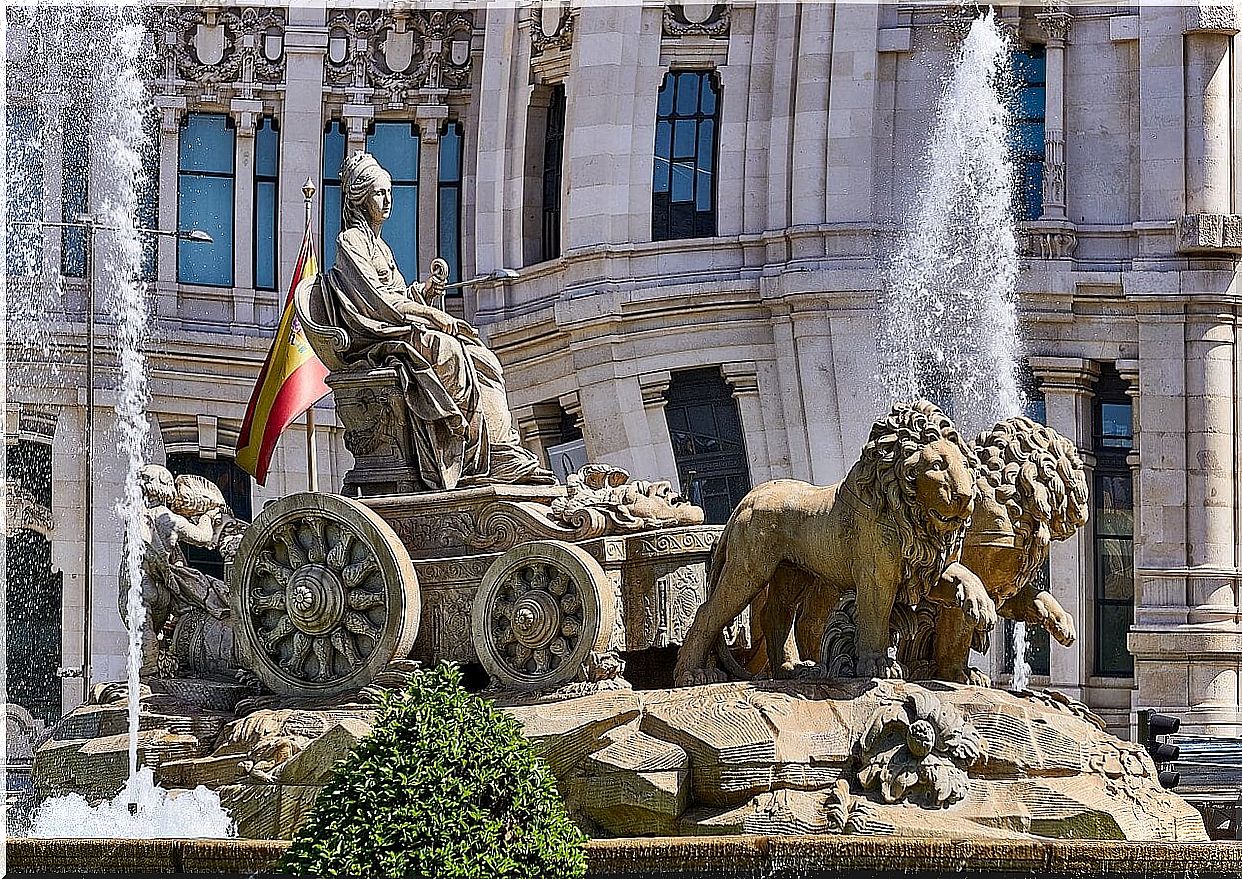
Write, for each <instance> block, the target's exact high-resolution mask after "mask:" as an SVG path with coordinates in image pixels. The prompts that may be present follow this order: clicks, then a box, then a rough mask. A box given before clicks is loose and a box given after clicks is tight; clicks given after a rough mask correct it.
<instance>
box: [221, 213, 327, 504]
mask: <svg viewBox="0 0 1242 879" xmlns="http://www.w3.org/2000/svg"><path fill="white" fill-rule="evenodd" d="M316 271H317V267H316V265H315V243H314V241H313V240H312V238H311V229H310V224H309V223H308V224H307V226H306V235H304V236H303V238H302V250H301V251H300V252H299V253H298V264H297V267H296V268H295V269H294V270H293V284H292V285H291V286H290V287H289V295H288V296H287V297H286V298H285V310H284V313H283V314H282V315H281V316H280V324H279V325H278V326H277V327H276V338H275V339H273V340H272V350H270V351H268V352H267V359H266V360H265V361H263V369H262V371H261V372H260V373H259V381H258V383H257V384H256V385H255V387H254V393H252V394H251V395H250V405H249V406H247V407H246V420H245V421H243V422H242V426H241V435H240V436H239V437H238V439H237V458H236V460H237V464H238V466H239V467H241V468H242V469H243V470H245V471H246V472H247V473H250V474H251V475H253V476H254V478H255V480H256V481H258V483H259V485H265V484H266V483H267V468H268V464H269V463H271V460H272V450H273V449H275V448H276V441H277V440H278V439H280V434H281V432H282V431H284V429H285V428H286V427H288V426H289V425H290V424H291V423H292V422H293V420H294V419H295V418H297V417H298V416H299V415H301V414H302V413H303V412H305V411H306V410H307V409H309V408H310V407H311V406H314V405H315V403H316V401H318V400H320V399H321V398H323V397H324V396H325V395H327V393H328V390H329V389H328V386H327V385H325V384H324V383H323V380H324V379H325V378H327V376H328V368H327V367H326V366H324V365H323V363H322V362H321V361H320V360H319V358H318V357H316V356H315V352H314V351H312V350H311V346H310V343H309V342H307V341H306V333H304V332H303V331H302V324H301V322H300V321H298V317H297V315H296V314H295V313H294V309H293V291H294V290H296V289H297V286H298V284H300V283H301V282H302V280H303V279H304V278H309V277H311V276H313V275H314V274H315V272H316Z"/></svg>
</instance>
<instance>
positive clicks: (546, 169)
mask: <svg viewBox="0 0 1242 879" xmlns="http://www.w3.org/2000/svg"><path fill="white" fill-rule="evenodd" d="M566 109H567V103H566V96H565V83H563V82H558V83H556V84H555V85H553V86H552V90H551V93H550V96H549V98H548V111H547V115H546V118H545V120H544V129H543V193H542V196H543V199H542V206H541V214H540V221H541V226H540V230H539V252H540V256H541V257H542V259H541V260H540V261H541V262H547V261H548V260H553V259H556V258H558V257H559V256H560V255H561V187H562V185H563V184H564V180H565V114H566ZM554 123H555V124H554Z"/></svg>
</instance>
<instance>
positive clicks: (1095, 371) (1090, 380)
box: [1027, 357, 1100, 394]
mask: <svg viewBox="0 0 1242 879" xmlns="http://www.w3.org/2000/svg"><path fill="white" fill-rule="evenodd" d="M1027 362H1028V363H1030V366H1031V372H1033V373H1035V377H1036V378H1038V379H1039V383H1040V385H1041V386H1042V388H1043V390H1044V391H1045V392H1046V391H1049V390H1054V391H1069V392H1071V393H1075V394H1089V393H1091V390H1092V385H1093V384H1095V380H1096V379H1098V378H1099V377H1100V366H1099V364H1098V363H1096V362H1095V361H1094V360H1088V359H1086V358H1084V357H1030V358H1028V360H1027Z"/></svg>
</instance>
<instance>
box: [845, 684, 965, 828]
mask: <svg viewBox="0 0 1242 879" xmlns="http://www.w3.org/2000/svg"><path fill="white" fill-rule="evenodd" d="M982 749H983V746H982V743H981V741H980V739H979V733H978V732H976V731H975V728H974V727H973V726H971V725H970V724H969V723H967V722H966V720H965V719H964V718H963V717H962V715H961V713H960V712H959V711H958V710H957V709H956V708H955V707H953V706H952V705H950V704H948V703H945V702H941V701H940V700H939V699H937V698H936V697H935V696H934V695H933V694H931V693H928V692H926V691H918V692H915V693H911V694H910V695H908V696H907V697H906V698H905V700H904V701H903V702H901V703H897V704H888V705H883V706H881V707H880V708H879V709H877V710H876V712H875V714H874V715H872V717H871V721H870V723H869V724H868V725H867V730H866V731H865V732H864V733H863V735H862V738H861V739H860V740H859V742H858V745H857V746H856V748H855V751H856V755H857V759H858V762H859V763H860V764H861V768H860V769H859V770H858V783H859V785H860V786H861V787H862V788H863V790H875V789H878V790H879V792H880V796H881V798H883V800H884V802H886V803H898V802H905V801H911V802H916V803H918V804H920V805H924V806H927V807H929V808H943V807H945V806H951V805H952V804H953V803H956V802H958V801H960V800H962V799H964V798H965V797H966V794H967V792H968V791H969V789H970V778H969V777H968V776H967V774H966V769H967V767H969V766H971V765H972V764H973V763H974V762H975V761H976V760H978V759H979V755H980V753H981V752H982Z"/></svg>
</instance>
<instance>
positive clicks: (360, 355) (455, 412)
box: [323, 227, 552, 490]
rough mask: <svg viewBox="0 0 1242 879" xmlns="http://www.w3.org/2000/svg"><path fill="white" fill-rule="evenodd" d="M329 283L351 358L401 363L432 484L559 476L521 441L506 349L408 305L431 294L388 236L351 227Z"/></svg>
mask: <svg viewBox="0 0 1242 879" xmlns="http://www.w3.org/2000/svg"><path fill="white" fill-rule="evenodd" d="M323 288H324V300H325V305H326V307H327V312H328V317H329V321H330V323H332V324H333V325H335V326H338V327H342V328H343V329H344V330H345V331H346V332H347V333H348V334H349V343H350V344H349V347H348V348H347V349H346V350H344V351H341V352H339V354H340V356H341V359H343V360H345V361H347V362H366V363H369V364H370V365H371V366H373V367H390V368H392V369H394V370H396V373H397V376H398V381H399V383H400V386H401V391H402V394H403V395H404V397H405V402H406V405H407V406H408V407H409V411H410V416H411V417H410V422H411V423H410V425H409V427H410V436H411V442H412V444H413V446H414V448H413V449H412V450H411V451H412V453H413V455H412V457H413V458H414V460H416V461H417V465H418V469H419V474H420V476H421V479H422V482H423V488H425V489H428V490H436V489H447V488H455V487H456V486H457V485H459V484H469V483H482V482H500V483H518V482H548V481H552V480H551V475H550V474H548V473H547V471H544V470H542V469H541V468H540V466H539V461H538V459H536V458H535V456H534V455H533V454H532V453H531V452H529V451H527V450H526V449H524V448H522V446H521V445H520V444H519V439H518V435H517V432H516V431H515V430H514V429H513V421H512V417H511V416H510V414H509V407H508V402H507V401H506V399H505V386H504V378H503V375H502V372H501V367H500V361H498V360H497V359H496V355H494V354H493V353H492V352H491V351H489V350H488V349H487V348H486V347H485V346H484V345H483V343H482V342H481V341H479V339H478V337H477V336H474V335H473V334H464V333H463V334H459V335H454V334H450V333H445V332H441V331H440V330H438V329H436V328H434V327H433V326H432V325H431V324H430V323H429V322H428V321H427V320H426V319H425V318H422V317H417V316H415V317H410V316H407V315H405V314H403V313H402V312H401V306H402V305H403V304H405V303H408V302H411V301H413V302H415V303H418V304H420V305H426V304H427V303H426V302H424V301H423V299H422V296H421V294H420V293H419V292H418V288H417V287H413V288H409V289H407V287H406V283H405V279H404V278H403V277H402V276H401V272H400V271H399V270H398V269H397V264H396V261H395V260H394V259H393V256H392V251H391V250H389V248H388V245H387V244H385V243H384V241H383V239H381V238H380V237H379V236H378V235H376V234H375V233H374V232H372V231H371V230H370V229H367V228H362V227H353V228H350V229H346V230H345V231H344V232H342V233H341V234H340V235H339V236H338V237H337V240H336V265H334V266H333V267H332V268H331V269H329V270H328V271H327V272H326V273H325V274H324V278H323Z"/></svg>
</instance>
